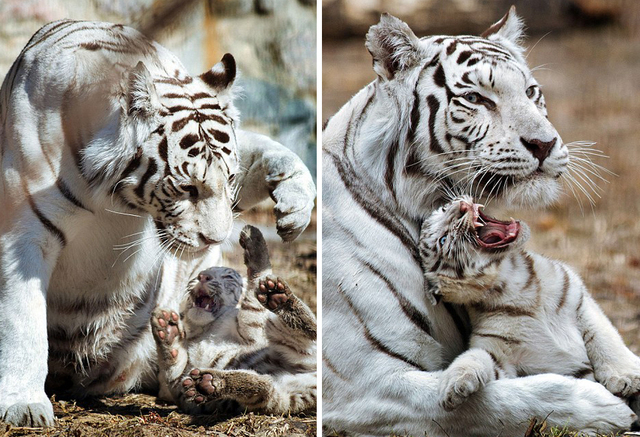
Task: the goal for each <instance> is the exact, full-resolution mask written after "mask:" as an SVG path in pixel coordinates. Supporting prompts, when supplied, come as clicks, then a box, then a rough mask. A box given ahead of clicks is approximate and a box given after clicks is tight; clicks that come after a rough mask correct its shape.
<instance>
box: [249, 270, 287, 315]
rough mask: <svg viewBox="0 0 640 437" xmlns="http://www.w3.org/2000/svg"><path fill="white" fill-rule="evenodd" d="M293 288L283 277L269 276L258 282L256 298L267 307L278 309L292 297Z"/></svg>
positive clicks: (273, 309)
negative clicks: (291, 288) (290, 287)
mask: <svg viewBox="0 0 640 437" xmlns="http://www.w3.org/2000/svg"><path fill="white" fill-rule="evenodd" d="M291 296H292V295H291V290H290V289H289V286H288V285H287V283H286V282H284V280H283V279H280V278H277V277H275V276H267V277H266V278H265V279H262V280H261V281H260V282H259V283H258V290H257V291H256V298H257V299H258V302H260V303H261V304H262V305H263V306H264V307H265V308H267V309H269V310H271V311H277V310H279V309H280V308H282V307H283V306H284V305H285V304H286V303H287V302H289V300H290V299H291Z"/></svg>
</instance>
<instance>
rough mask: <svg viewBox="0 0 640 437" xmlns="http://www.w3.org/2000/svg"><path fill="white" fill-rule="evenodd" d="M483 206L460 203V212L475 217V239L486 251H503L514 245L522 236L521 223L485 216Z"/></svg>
mask: <svg viewBox="0 0 640 437" xmlns="http://www.w3.org/2000/svg"><path fill="white" fill-rule="evenodd" d="M480 208H483V205H480V204H477V203H474V204H472V205H471V204H469V203H467V202H461V203H460V211H461V212H463V213H467V214H472V215H473V227H474V230H475V239H476V241H477V242H478V244H479V245H480V247H483V248H485V249H502V248H504V247H507V246H508V245H509V244H511V243H513V242H514V241H515V240H516V239H517V238H518V235H519V234H520V222H517V221H516V220H514V219H511V220H510V221H502V220H498V219H495V218H493V217H490V216H488V215H485V214H483V213H482V211H481V210H480Z"/></svg>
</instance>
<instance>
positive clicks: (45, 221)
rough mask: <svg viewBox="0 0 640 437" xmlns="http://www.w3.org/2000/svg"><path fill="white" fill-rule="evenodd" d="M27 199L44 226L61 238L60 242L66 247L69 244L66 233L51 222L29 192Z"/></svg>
mask: <svg viewBox="0 0 640 437" xmlns="http://www.w3.org/2000/svg"><path fill="white" fill-rule="evenodd" d="M27 200H28V201H29V206H31V210H32V211H33V213H34V214H35V215H36V217H38V220H40V221H41V222H42V224H43V225H44V227H45V228H46V229H47V230H48V231H49V232H51V233H52V234H53V235H55V236H56V238H58V240H60V244H61V245H62V247H65V246H66V245H67V238H66V237H65V236H64V233H63V232H62V231H61V230H60V228H58V227H57V226H56V225H54V224H53V223H51V220H49V219H48V218H46V217H45V216H44V214H42V212H40V210H39V209H38V208H37V207H36V203H35V201H34V200H33V198H32V197H31V195H30V194H29V193H27Z"/></svg>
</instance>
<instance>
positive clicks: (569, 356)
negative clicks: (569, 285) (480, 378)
mask: <svg viewBox="0 0 640 437" xmlns="http://www.w3.org/2000/svg"><path fill="white" fill-rule="evenodd" d="M527 339H528V340H527V341H526V342H525V343H524V344H523V345H522V346H521V347H520V354H519V355H520V356H519V359H518V366H517V367H519V370H520V371H519V373H522V374H525V375H534V374H540V373H557V374H560V375H568V376H583V375H585V374H586V373H588V371H589V370H590V369H591V368H592V366H591V362H590V361H589V357H588V355H587V350H586V348H585V346H584V341H583V340H582V336H581V335H580V332H579V331H578V329H577V327H575V326H570V325H569V324H567V325H566V326H562V327H556V326H554V325H547V326H545V327H544V328H541V329H538V330H537V331H536V330H535V329H532V330H529V331H528V332H527Z"/></svg>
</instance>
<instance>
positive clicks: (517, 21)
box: [480, 6, 524, 46]
mask: <svg viewBox="0 0 640 437" xmlns="http://www.w3.org/2000/svg"><path fill="white" fill-rule="evenodd" d="M480 36H481V37H483V38H488V39H497V38H498V37H502V38H504V39H506V40H507V41H510V42H512V43H513V44H515V45H516V46H520V43H521V42H522V39H523V38H524V22H523V21H522V18H520V17H519V16H518V14H516V7H515V6H511V7H510V8H509V11H508V12H507V13H506V14H505V15H504V17H502V18H501V19H500V21H498V22H497V23H493V24H492V25H491V26H490V27H489V28H488V29H487V30H485V31H484V32H482V34H481V35H480Z"/></svg>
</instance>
